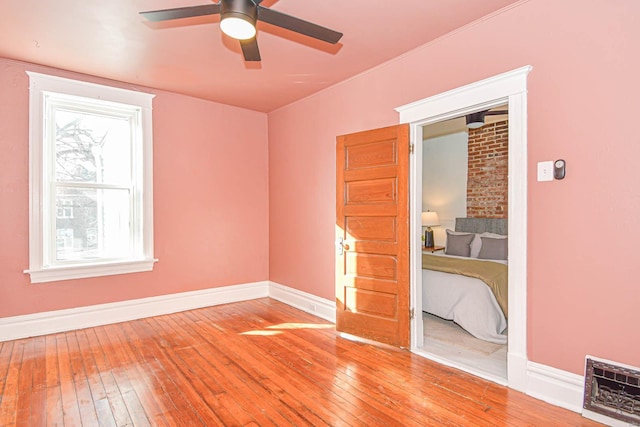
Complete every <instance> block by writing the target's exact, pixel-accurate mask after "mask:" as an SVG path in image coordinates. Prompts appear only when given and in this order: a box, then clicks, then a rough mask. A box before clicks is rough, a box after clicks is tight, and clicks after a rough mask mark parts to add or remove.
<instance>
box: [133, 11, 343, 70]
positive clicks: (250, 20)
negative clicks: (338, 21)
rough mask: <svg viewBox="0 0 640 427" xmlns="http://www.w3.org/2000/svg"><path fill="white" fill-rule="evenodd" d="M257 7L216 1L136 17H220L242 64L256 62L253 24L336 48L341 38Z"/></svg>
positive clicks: (320, 28) (153, 18)
mask: <svg viewBox="0 0 640 427" xmlns="http://www.w3.org/2000/svg"><path fill="white" fill-rule="evenodd" d="M260 3H262V0H220V1H219V2H218V3H213V4H207V5H202V6H187V7H178V8H175V9H164V10H153V11H149V12H140V15H142V16H144V17H145V18H147V19H148V20H149V21H154V22H157V21H168V20H172V19H181V18H191V17H194V16H205V15H220V28H221V29H222V31H223V32H224V33H225V34H227V35H228V36H230V37H233V38H234V39H238V40H239V41H240V46H241V47H242V53H243V54H244V60H245V61H260V51H259V50H258V41H257V40H256V22H257V21H263V22H267V23H269V24H271V25H275V26H277V27H281V28H284V29H287V30H291V31H293V32H296V33H300V34H304V35H306V36H309V37H313V38H314V39H318V40H322V41H324V42H327V43H331V44H336V43H337V42H338V40H340V38H341V37H342V33H339V32H337V31H333V30H330V29H329V28H325V27H322V26H320V25H317V24H313V23H311V22H308V21H304V20H302V19H300V18H296V17H295V16H291V15H287V14H284V13H282V12H278V11H276V10H273V9H269V8H266V7H264V6H260Z"/></svg>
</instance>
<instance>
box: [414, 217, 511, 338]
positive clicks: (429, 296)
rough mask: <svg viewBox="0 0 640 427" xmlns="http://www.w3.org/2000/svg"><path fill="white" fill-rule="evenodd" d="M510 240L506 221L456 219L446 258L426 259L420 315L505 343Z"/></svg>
mask: <svg viewBox="0 0 640 427" xmlns="http://www.w3.org/2000/svg"><path fill="white" fill-rule="evenodd" d="M506 235H507V223H506V220H505V219H494V218H492V219H486V218H457V219H456V226H455V230H447V245H446V249H445V253H444V254H442V253H433V254H431V253H425V254H423V269H422V289H423V291H422V310H423V311H425V312H427V313H430V314H433V315H436V316H438V317H441V318H443V319H448V320H453V321H454V322H456V323H457V324H458V325H460V326H461V327H462V328H464V329H465V330H466V331H467V332H469V333H470V334H471V335H473V336H475V337H476V338H479V339H482V340H485V341H490V342H493V343H498V344H506V342H507V335H506V329H507V315H508V306H507V302H508V294H507V288H508V282H507V275H508V272H507V246H508V243H507V236H506Z"/></svg>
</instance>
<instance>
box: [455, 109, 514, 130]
mask: <svg viewBox="0 0 640 427" xmlns="http://www.w3.org/2000/svg"><path fill="white" fill-rule="evenodd" d="M506 114H509V111H508V110H484V111H478V112H477V113H471V114H467V115H466V116H465V119H466V121H467V127H468V128H469V129H478V128H481V127H482V126H484V117H485V116H503V115H506Z"/></svg>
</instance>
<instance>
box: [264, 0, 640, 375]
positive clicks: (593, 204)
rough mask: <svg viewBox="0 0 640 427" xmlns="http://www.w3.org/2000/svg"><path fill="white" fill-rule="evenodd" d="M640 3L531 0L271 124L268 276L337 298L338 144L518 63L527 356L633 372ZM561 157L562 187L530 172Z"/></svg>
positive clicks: (638, 346)
mask: <svg viewBox="0 0 640 427" xmlns="http://www.w3.org/2000/svg"><path fill="white" fill-rule="evenodd" d="M638 16H640V2H637V1H635V0H616V1H610V2H584V1H582V0H565V1H562V2H558V1H555V0H531V1H528V2H523V3H521V4H520V5H519V6H517V7H515V8H511V9H508V10H506V11H504V12H503V13H501V14H499V15H497V16H494V17H491V18H489V19H486V20H483V21H480V22H476V23H474V24H472V25H469V26H467V27H465V28H463V29H462V30H460V31H457V32H455V33H453V34H450V35H448V36H445V37H443V38H441V39H439V40H436V41H435V42H433V43H430V44H427V45H425V46H423V47H421V48H419V49H417V50H415V51H413V52H411V53H409V54H408V55H405V56H403V57H400V58H397V59H396V60H394V61H391V62H389V63H387V64H385V65H383V66H380V67H378V68H376V69H373V70H370V71H369V72H367V73H364V74H362V75H360V76H358V77H356V78H353V79H350V80H348V81H345V82H343V83H341V84H338V85H336V86H334V87H332V88H329V89H327V90H325V91H323V92H321V93H319V94H316V95H314V96H312V97H310V98H307V99H305V100H302V101H299V102H297V103H294V104H291V105H289V106H287V107H284V108H282V109H280V110H278V111H275V112H272V113H271V114H269V188H270V204H269V209H270V210H269V215H270V241H269V242H270V278H271V280H273V281H275V282H278V283H282V284H284V285H288V286H291V287H294V288H297V289H300V290H302V291H305V292H309V293H312V294H315V295H318V296H321V297H324V298H329V299H333V298H334V296H333V293H334V284H333V283H334V263H333V256H334V246H333V238H334V237H333V236H334V234H333V233H334V229H333V228H334V218H335V188H334V185H335V184H334V182H335V136H336V135H340V134H345V133H349V132H354V131H359V130H364V129H369V128H375V127H381V126H387V125H391V124H394V123H397V122H398V115H397V113H396V112H395V111H394V107H397V106H400V105H403V104H406V103H409V102H412V101H416V100H419V99H422V98H426V97H429V96H431V95H434V94H437V93H440V92H443V91H446V90H449V89H452V88H455V87H459V86H462V85H465V84H468V83H471V82H474V81H478V80H481V79H484V78H486V77H489V76H492V75H496V74H500V73H503V72H505V71H509V70H512V69H515V68H518V67H521V66H524V65H528V64H529V65H532V66H533V71H532V72H531V74H530V75H529V102H528V107H529V121H528V124H529V134H528V135H529V140H528V142H529V148H528V159H529V209H528V221H529V245H528V271H529V273H528V277H529V280H528V302H529V307H528V319H529V327H528V336H529V339H528V346H529V359H530V360H532V361H534V362H538V363H543V364H545V365H549V366H553V367H556V368H559V369H563V370H567V371H571V372H574V373H578V374H579V373H581V372H582V370H583V366H584V356H585V355H586V354H591V355H595V356H599V357H604V358H608V359H613V360H617V361H619V362H623V363H628V364H631V365H635V366H640V341H638V340H637V337H638V332H637V323H638V320H637V313H638V310H639V308H640V280H639V279H638V276H637V274H635V270H634V267H635V264H637V260H638V249H637V246H638V242H640V221H638V220H637V218H638V216H639V214H640V186H639V185H638V159H639V158H640V141H639V140H638V137H637V134H638V132H637V122H638V112H637V111H638V107H637V106H636V104H637V100H638V99H640V85H639V84H638V82H637V75H638V68H639V67H640V58H639V57H638V55H637V52H638V42H640V26H639V25H637V19H638ZM557 158H564V159H566V160H567V171H568V172H567V178H566V179H565V180H564V181H556V182H551V183H538V182H537V181H536V177H535V170H536V163H537V162H538V161H544V160H555V159H557Z"/></svg>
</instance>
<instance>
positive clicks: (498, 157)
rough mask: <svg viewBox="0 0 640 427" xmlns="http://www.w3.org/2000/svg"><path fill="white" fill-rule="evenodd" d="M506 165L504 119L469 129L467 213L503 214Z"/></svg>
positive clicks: (506, 137) (498, 216) (505, 209)
mask: <svg viewBox="0 0 640 427" xmlns="http://www.w3.org/2000/svg"><path fill="white" fill-rule="evenodd" d="M508 165H509V134H508V122H507V121H506V120H505V121H502V122H497V123H491V124H487V125H485V126H483V127H481V128H478V129H469V173H468V178H467V217H469V218H506V217H507V206H508V200H507V190H508V175H507V173H508Z"/></svg>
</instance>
